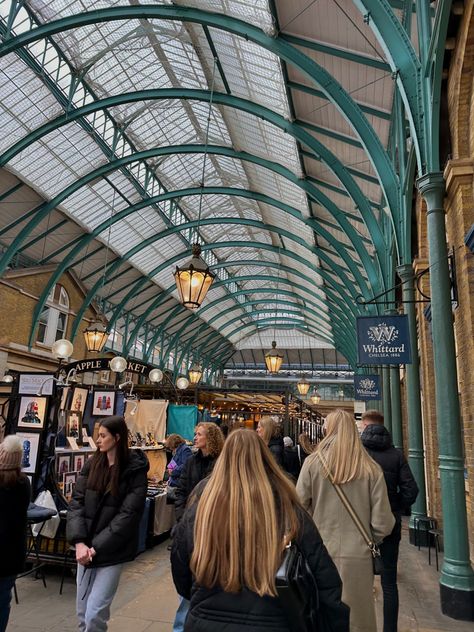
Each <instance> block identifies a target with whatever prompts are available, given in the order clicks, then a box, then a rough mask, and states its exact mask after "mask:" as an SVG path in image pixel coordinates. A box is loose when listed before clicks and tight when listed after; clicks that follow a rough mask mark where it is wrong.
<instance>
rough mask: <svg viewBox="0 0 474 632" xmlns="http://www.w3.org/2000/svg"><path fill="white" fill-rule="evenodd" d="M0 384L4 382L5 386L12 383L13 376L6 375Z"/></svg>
mask: <svg viewBox="0 0 474 632" xmlns="http://www.w3.org/2000/svg"><path fill="white" fill-rule="evenodd" d="M0 382H4V383H5V384H11V383H12V382H13V375H10V374H8V373H7V375H4V376H3V377H2V378H1V380H0Z"/></svg>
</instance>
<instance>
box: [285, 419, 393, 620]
mask: <svg viewBox="0 0 474 632" xmlns="http://www.w3.org/2000/svg"><path fill="white" fill-rule="evenodd" d="M324 429H325V433H326V436H325V437H324V439H323V440H322V441H321V442H320V443H319V445H318V447H317V448H316V450H315V452H314V453H313V454H311V455H310V456H308V457H307V459H306V460H305V462H304V464H303V467H302V469H301V474H300V476H299V478H298V483H297V486H296V490H297V492H298V495H299V497H300V499H301V502H302V503H303V506H304V507H305V508H306V509H308V510H309V511H310V513H311V514H312V516H313V519H314V522H315V523H316V526H317V528H318V530H319V531H320V533H321V536H322V538H323V540H324V543H325V544H326V546H327V548H328V551H329V553H330V555H331V557H332V559H333V560H334V562H335V564H336V566H337V568H338V570H339V573H340V575H341V578H342V582H343V591H342V599H343V600H344V602H345V603H347V604H348V605H349V606H350V609H351V617H350V622H351V625H350V629H351V632H377V626H376V621H375V608H374V599H373V580H374V575H373V567H372V556H371V553H370V551H369V548H368V546H367V544H366V542H365V541H364V539H363V537H362V536H361V534H360V533H359V530H358V529H357V527H356V526H355V524H354V522H353V520H352V519H351V517H350V515H349V513H348V512H347V509H346V508H345V507H344V505H343V504H342V501H341V499H340V498H339V496H338V494H337V492H336V490H335V489H334V485H333V483H332V482H331V480H330V479H329V475H330V474H331V475H332V478H333V481H334V483H335V484H337V485H339V486H340V487H341V489H342V490H343V492H344V493H345V495H346V497H347V498H348V500H349V502H350V504H351V505H352V507H353V509H354V511H355V513H356V514H357V515H358V517H359V519H360V520H361V522H362V524H363V525H364V527H365V529H366V531H367V532H368V533H369V534H370V533H372V536H373V538H374V540H375V542H380V541H381V540H382V539H383V538H384V537H385V536H387V535H389V534H390V533H391V531H392V529H393V525H394V518H393V514H392V511H391V509H390V503H389V500H388V494H387V487H386V484H385V479H384V475H383V472H382V470H381V468H380V467H379V465H377V463H376V462H375V461H374V460H373V459H372V458H371V457H370V456H369V455H368V453H367V452H366V451H365V449H364V447H363V445H362V443H361V440H360V437H359V433H358V430H357V426H356V423H355V421H354V419H353V417H352V415H350V414H349V413H348V412H346V411H343V410H336V411H334V412H331V413H329V415H328V416H327V418H326V422H325V424H324Z"/></svg>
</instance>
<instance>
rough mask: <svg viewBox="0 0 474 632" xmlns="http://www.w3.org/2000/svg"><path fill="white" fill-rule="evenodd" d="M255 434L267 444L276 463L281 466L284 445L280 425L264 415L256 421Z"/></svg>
mask: <svg viewBox="0 0 474 632" xmlns="http://www.w3.org/2000/svg"><path fill="white" fill-rule="evenodd" d="M257 434H258V436H259V437H260V438H261V439H263V441H264V442H265V443H266V444H267V446H268V447H269V449H270V452H271V453H272V454H273V457H274V459H275V461H276V462H277V463H278V465H279V466H280V467H283V463H284V453H285V445H284V443H283V437H282V436H281V429H280V426H279V425H278V424H277V423H276V421H275V420H274V419H273V418H272V417H269V416H267V415H265V416H264V417H261V419H260V421H259V422H258V426H257Z"/></svg>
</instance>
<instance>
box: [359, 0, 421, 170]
mask: <svg viewBox="0 0 474 632" xmlns="http://www.w3.org/2000/svg"><path fill="white" fill-rule="evenodd" d="M354 4H355V5H356V7H358V8H359V10H360V12H361V13H362V14H363V15H364V16H366V18H365V19H366V20H367V24H368V26H369V27H370V28H371V29H372V31H373V32H374V34H375V36H376V38H377V41H378V43H379V44H380V46H381V47H382V50H383V51H384V53H385V56H386V59H387V61H388V63H389V64H390V68H391V70H392V73H394V75H395V77H396V83H397V87H398V90H399V91H400V94H401V96H402V98H403V102H404V104H405V109H406V112H407V115H408V119H409V121H410V127H411V130H412V137H413V142H414V144H415V149H416V153H417V160H418V169H419V172H420V175H421V174H422V173H424V172H423V170H422V169H423V164H424V163H425V156H424V153H425V152H424V146H425V143H426V142H427V141H426V139H425V131H424V129H423V117H424V116H427V115H429V112H423V109H424V105H425V104H424V103H423V100H422V98H420V97H422V92H423V89H422V86H421V85H420V84H421V64H420V61H419V59H418V56H417V54H416V52H415V49H414V48H413V45H412V43H411V41H410V38H409V36H408V34H407V32H406V30H405V29H404V27H403V25H402V24H401V22H400V20H399V19H398V17H397V16H396V15H395V13H394V12H393V9H392V7H391V6H390V3H389V2H388V0H354ZM426 45H427V46H428V43H426ZM423 46H425V42H420V48H422V47H423ZM428 105H429V104H428Z"/></svg>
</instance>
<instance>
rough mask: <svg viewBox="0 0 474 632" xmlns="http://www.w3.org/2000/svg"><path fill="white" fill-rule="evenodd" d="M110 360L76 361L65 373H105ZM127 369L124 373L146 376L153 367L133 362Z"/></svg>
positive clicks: (66, 367) (129, 362)
mask: <svg viewBox="0 0 474 632" xmlns="http://www.w3.org/2000/svg"><path fill="white" fill-rule="evenodd" d="M110 360H111V358H95V359H93V360H77V362H71V363H70V364H68V365H67V366H65V367H64V370H65V371H66V373H68V372H69V371H70V370H71V369H76V371H77V373H86V372H89V371H107V370H109V369H110V367H109V362H110ZM127 362H128V364H127V368H126V369H125V370H124V372H126V371H129V372H131V373H139V374H140V375H148V373H149V372H150V371H151V369H153V368H154V367H152V366H150V365H149V364H144V363H143V362H137V361H135V360H128V361H127ZM35 392H36V391H35Z"/></svg>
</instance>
